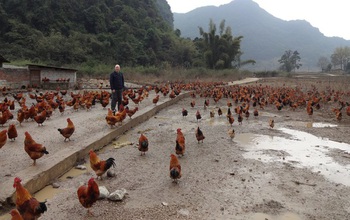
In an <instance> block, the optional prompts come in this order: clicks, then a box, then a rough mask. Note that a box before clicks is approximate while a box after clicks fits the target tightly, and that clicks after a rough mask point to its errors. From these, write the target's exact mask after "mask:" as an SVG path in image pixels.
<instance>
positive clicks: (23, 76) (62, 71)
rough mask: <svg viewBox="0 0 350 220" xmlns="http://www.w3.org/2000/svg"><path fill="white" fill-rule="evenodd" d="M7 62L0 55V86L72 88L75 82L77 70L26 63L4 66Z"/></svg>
mask: <svg viewBox="0 0 350 220" xmlns="http://www.w3.org/2000/svg"><path fill="white" fill-rule="evenodd" d="M3 63H9V61H8V60H6V59H5V58H4V57H3V56H1V55H0V64H1V66H0V88H1V87H3V86H6V87H11V88H14V89H16V88H17V89H18V88H27V87H28V86H30V87H37V88H43V89H56V88H57V87H59V88H61V89H69V88H73V87H74V86H75V85H76V83H77V70H76V69H69V68H61V67H54V66H44V65H34V64H28V65H27V67H17V66H10V65H7V66H4V65H3Z"/></svg>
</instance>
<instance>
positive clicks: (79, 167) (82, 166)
mask: <svg viewBox="0 0 350 220" xmlns="http://www.w3.org/2000/svg"><path fill="white" fill-rule="evenodd" d="M75 169H78V170H86V166H84V165H78V166H76V167H75Z"/></svg>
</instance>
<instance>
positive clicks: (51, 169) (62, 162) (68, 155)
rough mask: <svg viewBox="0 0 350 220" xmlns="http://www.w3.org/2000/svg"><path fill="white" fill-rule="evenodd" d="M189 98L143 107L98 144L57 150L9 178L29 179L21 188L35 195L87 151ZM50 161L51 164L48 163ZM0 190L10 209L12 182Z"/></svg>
mask: <svg viewBox="0 0 350 220" xmlns="http://www.w3.org/2000/svg"><path fill="white" fill-rule="evenodd" d="M189 96H190V92H185V93H182V94H180V95H179V96H177V97H176V98H174V99H169V100H165V101H163V102H159V103H158V104H157V105H155V106H147V107H146V108H145V110H144V111H145V112H143V113H141V114H140V115H138V116H137V117H135V118H133V119H132V120H130V121H128V122H126V123H125V124H123V125H122V126H120V127H117V128H114V129H113V130H112V131H111V132H109V133H108V134H107V135H105V136H104V137H102V138H100V139H99V140H96V141H94V142H92V143H91V144H88V145H87V146H85V147H82V148H79V149H76V145H73V146H71V147H69V148H66V149H64V150H61V151H59V152H57V153H56V154H55V155H57V157H54V159H53V158H49V159H50V160H51V162H50V163H44V165H43V166H42V167H39V168H38V167H33V166H30V167H28V168H26V169H25V170H22V171H20V172H18V173H16V174H15V175H13V178H14V177H21V176H27V177H28V176H29V178H26V179H22V184H23V186H24V187H25V188H26V189H27V190H28V191H29V192H30V193H32V194H33V193H36V192H37V191H39V190H41V189H43V188H44V187H45V186H47V185H49V184H51V183H52V181H53V180H55V179H57V178H59V177H60V176H62V175H63V174H65V173H66V172H68V171H69V170H70V169H72V168H73V167H74V166H75V165H76V163H77V162H78V161H79V160H81V159H83V158H85V157H86V155H87V154H88V153H89V150H90V149H94V150H96V149H101V146H102V147H104V146H106V145H107V144H109V143H111V142H112V141H113V140H114V139H115V138H117V137H118V136H120V135H122V134H123V133H125V132H126V131H128V130H130V129H131V128H133V127H135V126H137V125H138V124H141V123H142V122H144V121H146V120H148V119H149V118H151V117H152V116H154V115H155V114H157V113H158V112H159V111H161V110H163V109H164V108H166V107H168V106H171V105H173V104H175V103H176V102H178V101H180V100H181V99H183V98H187V97H189ZM147 109H149V110H147ZM140 112H142V111H140ZM179 114H180V113H179ZM47 160H48V159H47ZM52 160H55V161H53V162H52ZM0 189H1V191H0V203H1V204H2V205H4V206H11V205H13V204H14V203H15V200H16V193H15V189H14V188H13V179H11V180H8V181H6V182H4V183H1V184H0Z"/></svg>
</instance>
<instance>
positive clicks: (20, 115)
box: [17, 109, 24, 126]
mask: <svg viewBox="0 0 350 220" xmlns="http://www.w3.org/2000/svg"><path fill="white" fill-rule="evenodd" d="M17 121H18V122H19V125H20V126H22V122H23V121H24V113H23V110H22V109H19V110H18V112H17Z"/></svg>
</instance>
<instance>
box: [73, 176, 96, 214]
mask: <svg viewBox="0 0 350 220" xmlns="http://www.w3.org/2000/svg"><path fill="white" fill-rule="evenodd" d="M77 194H78V199H79V202H80V204H81V205H82V206H83V207H84V208H87V213H88V215H93V214H92V212H91V211H90V208H91V207H92V205H93V204H94V203H95V202H96V201H97V200H98V198H99V196H100V190H99V188H98V185H97V183H96V182H95V180H94V178H90V179H89V181H88V185H87V186H85V185H83V186H80V187H79V188H78V191H77Z"/></svg>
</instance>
